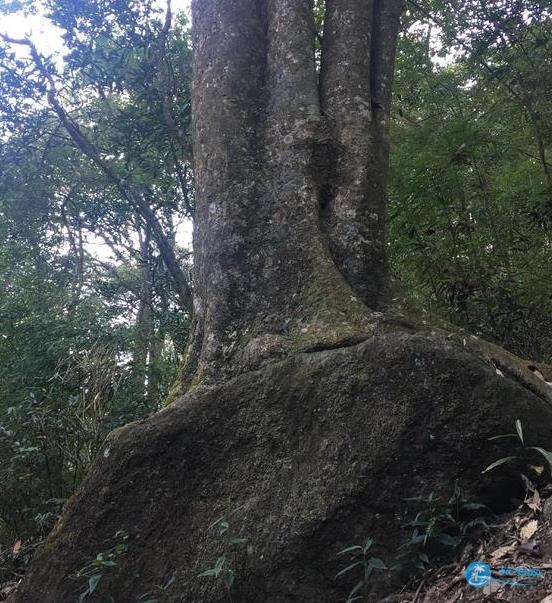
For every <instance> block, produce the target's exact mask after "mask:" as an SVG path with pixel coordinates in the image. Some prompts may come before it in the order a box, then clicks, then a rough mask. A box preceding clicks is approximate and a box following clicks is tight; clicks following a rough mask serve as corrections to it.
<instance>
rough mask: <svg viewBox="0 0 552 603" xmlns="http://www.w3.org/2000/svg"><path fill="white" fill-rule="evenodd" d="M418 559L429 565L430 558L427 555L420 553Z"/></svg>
mask: <svg viewBox="0 0 552 603" xmlns="http://www.w3.org/2000/svg"><path fill="white" fill-rule="evenodd" d="M418 559H420V560H421V561H423V562H424V563H427V564H428V565H429V557H428V556H427V555H426V554H425V553H420V554H419V555H418Z"/></svg>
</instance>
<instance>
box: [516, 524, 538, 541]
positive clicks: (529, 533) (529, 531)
mask: <svg viewBox="0 0 552 603" xmlns="http://www.w3.org/2000/svg"><path fill="white" fill-rule="evenodd" d="M538 529H539V522H538V521H537V520H536V519H532V520H531V521H528V522H527V523H526V524H525V525H524V526H523V527H522V528H521V529H520V531H519V536H520V538H521V539H522V540H523V541H524V542H527V541H528V540H530V539H531V538H532V537H533V535H534V534H535V532H536V531H537V530H538Z"/></svg>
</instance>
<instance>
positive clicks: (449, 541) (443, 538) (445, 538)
mask: <svg viewBox="0 0 552 603" xmlns="http://www.w3.org/2000/svg"><path fill="white" fill-rule="evenodd" d="M435 540H437V542H440V543H441V544H444V545H445V546H450V547H451V548H455V547H456V546H458V543H459V542H460V540H459V539H458V538H453V537H452V536H450V535H449V534H439V535H437V536H435Z"/></svg>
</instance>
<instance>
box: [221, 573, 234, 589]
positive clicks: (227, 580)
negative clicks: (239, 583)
mask: <svg viewBox="0 0 552 603" xmlns="http://www.w3.org/2000/svg"><path fill="white" fill-rule="evenodd" d="M234 578H235V575H234V572H233V570H228V571H226V572H225V574H224V577H223V580H224V585H225V586H226V588H227V589H228V590H230V589H231V588H232V585H233V584H234Z"/></svg>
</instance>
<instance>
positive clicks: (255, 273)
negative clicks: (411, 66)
mask: <svg viewBox="0 0 552 603" xmlns="http://www.w3.org/2000/svg"><path fill="white" fill-rule="evenodd" d="M401 8H402V0H327V2H326V20H325V29H324V36H323V44H322V59H321V69H320V73H318V72H317V66H316V63H315V54H314V38H315V26H314V17H313V3H312V0H194V2H193V5H192V11H193V22H194V28H193V29H194V34H193V44H194V87H193V90H194V96H193V114H194V118H193V136H194V161H195V182H196V198H197V201H196V203H197V205H196V213H195V228H194V254H195V275H194V284H195V301H194V312H195V319H194V330H193V337H192V341H191V344H190V346H189V348H188V352H187V358H186V363H185V369H184V382H187V383H192V382H193V383H197V382H203V381H216V380H221V379H224V378H227V377H229V376H232V375H235V374H236V373H239V372H242V371H244V370H249V369H252V368H257V367H258V366H260V364H262V363H263V362H265V361H268V360H270V359H273V358H278V357H282V356H285V355H287V354H290V353H292V352H296V351H307V350H313V349H324V348H331V347H337V346H339V345H344V344H347V343H352V342H355V341H358V340H360V339H363V338H365V337H366V336H368V335H370V334H372V333H373V332H374V330H375V329H377V328H378V316H379V315H378V313H377V312H376V311H377V310H378V309H380V308H381V307H382V306H383V304H384V303H385V298H386V293H387V280H388V274H387V266H386V260H385V179H386V174H387V166H388V155H389V142H388V130H389V103H390V91H391V82H392V74H393V64H394V54H395V45H396V39H397V32H398V26H399V17H400V12H401Z"/></svg>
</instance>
